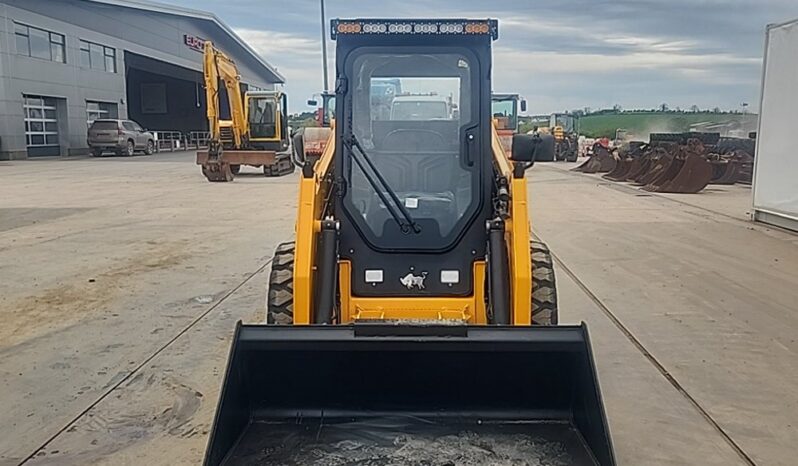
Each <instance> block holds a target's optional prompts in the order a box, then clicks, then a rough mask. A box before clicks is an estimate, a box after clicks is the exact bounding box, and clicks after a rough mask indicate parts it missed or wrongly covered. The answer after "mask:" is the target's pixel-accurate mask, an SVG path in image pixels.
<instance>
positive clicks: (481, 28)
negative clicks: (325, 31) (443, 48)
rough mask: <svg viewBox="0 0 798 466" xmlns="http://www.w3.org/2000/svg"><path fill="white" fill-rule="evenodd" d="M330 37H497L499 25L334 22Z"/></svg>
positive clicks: (424, 21)
mask: <svg viewBox="0 0 798 466" xmlns="http://www.w3.org/2000/svg"><path fill="white" fill-rule="evenodd" d="M330 26H331V28H330V36H331V37H332V39H333V40H335V39H336V38H337V36H339V35H364V34H377V35H380V34H385V35H393V34H413V35H451V34H461V35H490V36H491V37H492V38H493V40H496V39H498V37H499V23H498V21H497V20H495V19H480V20H471V19H447V20H434V19H407V20H403V19H334V20H332V21H331V22H330Z"/></svg>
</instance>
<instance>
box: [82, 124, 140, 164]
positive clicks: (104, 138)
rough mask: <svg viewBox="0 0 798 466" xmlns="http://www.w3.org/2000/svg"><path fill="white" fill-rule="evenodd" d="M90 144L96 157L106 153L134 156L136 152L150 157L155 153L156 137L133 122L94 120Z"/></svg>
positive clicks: (90, 131) (90, 129)
mask: <svg viewBox="0 0 798 466" xmlns="http://www.w3.org/2000/svg"><path fill="white" fill-rule="evenodd" d="M88 143H89V148H90V149H91V154H92V155H93V156H95V157H99V156H101V155H102V154H103V152H106V151H113V152H115V153H116V154H117V155H133V153H134V152H136V151H143V152H144V153H145V154H147V155H150V154H152V153H153V152H155V135H154V134H152V133H151V132H149V131H147V130H146V129H144V128H142V127H141V125H139V124H138V123H136V122H135V121H133V120H106V119H100V120H94V122H92V124H91V126H90V127H89V136H88Z"/></svg>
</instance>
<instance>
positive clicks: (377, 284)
mask: <svg viewBox="0 0 798 466" xmlns="http://www.w3.org/2000/svg"><path fill="white" fill-rule="evenodd" d="M496 34H497V25H496V22H495V21H492V20H482V21H466V20H451V21H449V20H447V21H432V20H413V21H402V20H333V22H332V36H333V38H334V39H335V40H336V41H337V51H336V56H337V65H336V66H337V80H336V95H337V100H336V121H337V122H340V123H339V124H337V125H336V128H335V130H336V140H337V141H340V142H341V143H339V144H337V145H336V154H335V157H334V161H335V164H336V166H335V172H336V173H338V174H340V181H341V183H342V185H343V188H344V189H343V190H342V192H343V194H342V195H341V196H339V199H338V200H337V202H336V212H337V214H338V215H337V217H339V218H340V219H341V220H340V221H341V225H340V255H341V259H342V260H344V261H349V263H351V269H352V270H351V287H352V293H353V294H354V295H359V296H424V295H430V296H467V295H472V294H473V292H474V289H475V287H474V280H473V278H474V275H473V274H474V267H475V263H476V262H478V261H482V260H484V257H485V249H486V233H485V224H486V221H487V220H488V218H490V217H491V215H492V204H491V193H492V191H491V189H492V186H493V181H494V180H493V175H492V158H491V157H492V155H491V154H492V152H491V134H492V133H491V131H492V129H491V124H492V122H491V117H490V116H491V115H490V101H491V100H490V99H491V97H490V96H491V82H490V69H491V42H492V40H493V39H494V38H495V37H496ZM463 250H467V251H469V254H463V253H462V251H463Z"/></svg>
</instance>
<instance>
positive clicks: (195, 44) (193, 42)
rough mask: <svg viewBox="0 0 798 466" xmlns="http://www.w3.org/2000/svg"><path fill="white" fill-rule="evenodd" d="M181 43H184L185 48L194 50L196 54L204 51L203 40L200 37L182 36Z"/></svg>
mask: <svg viewBox="0 0 798 466" xmlns="http://www.w3.org/2000/svg"><path fill="white" fill-rule="evenodd" d="M183 43H185V44H186V46H187V47H188V48H190V49H191V50H195V51H197V52H203V51H205V39H203V38H201V37H197V36H190V35H188V34H183Z"/></svg>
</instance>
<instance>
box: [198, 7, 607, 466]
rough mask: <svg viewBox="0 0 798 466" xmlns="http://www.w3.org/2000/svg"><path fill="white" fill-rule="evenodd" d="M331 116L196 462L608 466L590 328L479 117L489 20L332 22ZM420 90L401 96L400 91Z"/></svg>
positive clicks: (519, 168) (487, 115)
mask: <svg viewBox="0 0 798 466" xmlns="http://www.w3.org/2000/svg"><path fill="white" fill-rule="evenodd" d="M331 34H332V37H333V39H334V40H336V41H337V52H336V53H337V60H336V66H337V79H336V87H335V94H336V105H335V124H334V125H333V126H334V128H333V131H332V134H331V136H330V139H329V141H328V142H327V144H326V146H325V149H324V153H323V154H322V156H321V158H320V159H319V160H318V161H313V162H311V161H308V162H306V163H305V164H304V166H303V167H302V177H301V181H300V188H299V207H298V217H297V224H296V237H295V239H294V240H293V241H290V242H287V243H284V244H281V245H280V246H279V247H278V248H277V251H276V253H275V256H274V260H273V263H272V272H271V276H270V284H269V292H268V299H267V315H266V325H241V324H239V325H238V327H237V328H236V333H235V337H234V342H233V345H232V349H231V352H230V359H229V362H228V367H227V372H226V374H225V376H224V382H223V386H222V392H221V396H220V400H219V405H218V408H217V412H216V418H215V421H214V425H213V428H212V432H211V436H210V439H209V443H208V449H207V451H206V457H205V464H206V465H221V464H281V465H293V464H296V465H304V464H373V465H387V464H599V465H613V464H615V459H614V454H613V448H612V443H611V441H610V435H609V430H608V428H607V421H606V416H605V413H604V408H603V404H602V401H601V394H600V390H599V386H598V382H597V378H596V372H595V367H594V364H593V358H592V355H591V347H590V342H589V338H588V333H587V328H586V326H585V325H584V324H582V325H577V326H573V325H572V326H560V325H557V319H558V309H557V301H556V286H555V281H554V270H553V264H552V260H551V255H550V253H549V251H548V249H546V247H545V245H543V244H542V243H538V242H534V241H531V239H530V225H529V218H528V205H527V191H526V180H525V178H524V173H525V171H526V169H528V168H529V167H530V166H531V165H532V163H533V162H534V160H535V158H536V157H543V158H547V157H551V156H552V152H553V139H552V137H551V136H550V135H515V136H514V137H513V141H512V152H511V156H510V157H508V155H507V154H506V153H505V151H504V150H503V148H502V145H501V141H500V140H499V137H498V134H497V132H496V130H495V128H494V126H493V122H492V114H491V46H492V41H493V40H495V39H496V38H497V37H498V24H497V21H495V20H451V19H447V20H427V19H425V20H406V19H402V20H377V19H352V20H333V21H332V23H331ZM403 95H404V96H407V95H413V96H425V98H423V99H421V98H413V99H408V98H400V97H401V96H403Z"/></svg>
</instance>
